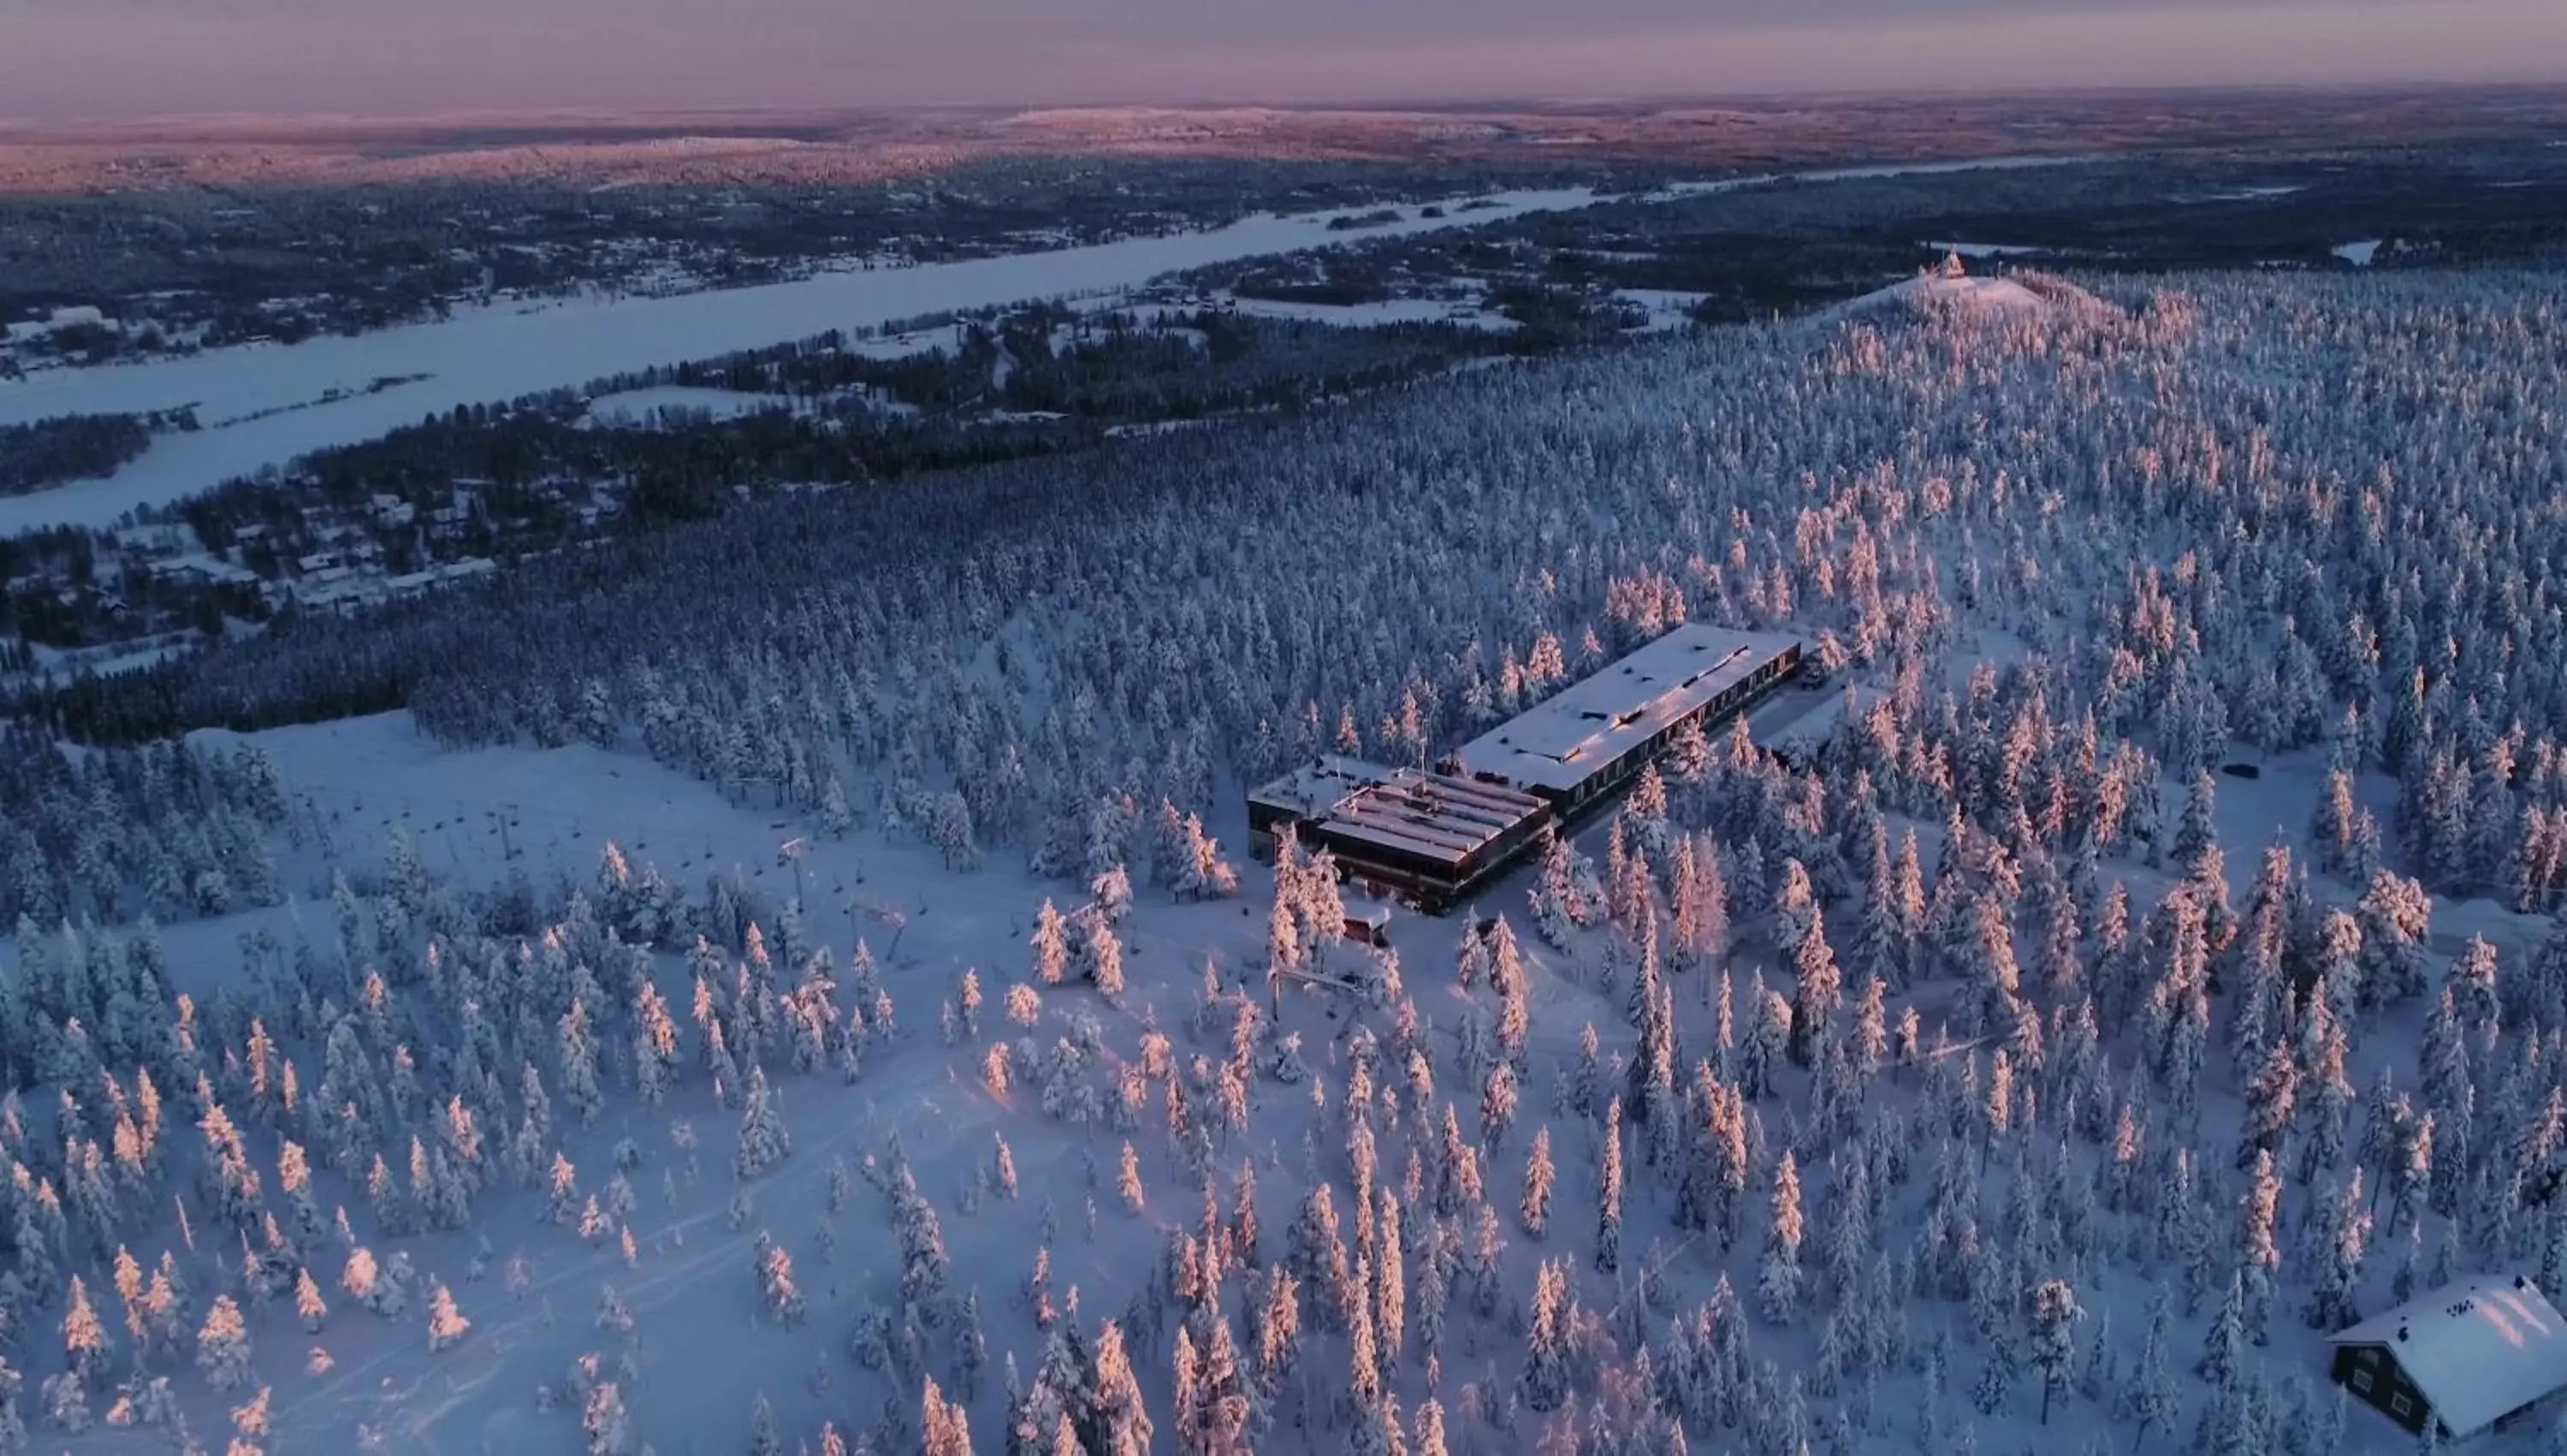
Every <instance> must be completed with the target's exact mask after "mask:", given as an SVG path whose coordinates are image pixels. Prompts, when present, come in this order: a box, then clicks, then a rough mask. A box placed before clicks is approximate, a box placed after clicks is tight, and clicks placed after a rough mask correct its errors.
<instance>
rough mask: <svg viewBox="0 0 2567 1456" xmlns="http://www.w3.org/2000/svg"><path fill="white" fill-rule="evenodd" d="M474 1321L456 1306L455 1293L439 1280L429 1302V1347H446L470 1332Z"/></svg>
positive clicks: (430, 1348)
mask: <svg viewBox="0 0 2567 1456" xmlns="http://www.w3.org/2000/svg"><path fill="white" fill-rule="evenodd" d="M471 1329H472V1321H471V1320H469V1319H466V1318H464V1317H463V1312H462V1311H461V1310H457V1309H455V1308H454V1295H453V1293H452V1292H451V1291H449V1290H447V1289H446V1288H445V1282H444V1281H443V1280H438V1281H437V1282H436V1285H435V1289H434V1292H433V1293H432V1294H430V1295H429V1296H428V1349H429V1350H430V1351H435V1350H442V1349H446V1348H448V1347H450V1346H452V1345H454V1344H456V1343H458V1342H459V1341H461V1340H462V1338H463V1336H464V1335H466V1334H468V1333H470V1332H471Z"/></svg>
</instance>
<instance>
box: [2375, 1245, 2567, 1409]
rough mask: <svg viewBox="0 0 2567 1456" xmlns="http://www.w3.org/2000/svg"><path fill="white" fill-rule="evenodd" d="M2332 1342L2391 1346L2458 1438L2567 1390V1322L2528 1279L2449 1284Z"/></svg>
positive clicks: (2498, 1278)
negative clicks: (2541, 1398)
mask: <svg viewBox="0 0 2567 1456" xmlns="http://www.w3.org/2000/svg"><path fill="white" fill-rule="evenodd" d="M2401 1330H2404V1331H2406V1336H2407V1337H2406V1338H2404V1339H2401V1338H2399V1332H2400V1331H2401ZM2327 1343H2329V1344H2335V1345H2345V1344H2376V1345H2381V1346H2383V1347H2385V1348H2386V1349H2388V1350H2389V1352H2390V1354H2391V1355H2392V1357H2394V1358H2395V1359H2396V1360H2397V1361H2398V1366H2399V1368H2400V1369H2403V1370H2405V1371H2406V1372H2407V1378H2409V1379H2411V1380H2413V1381H2415V1382H2416V1388H2417V1389H2419V1390H2422V1391H2424V1398H2425V1399H2426V1400H2428V1401H2430V1402H2432V1405H2433V1413H2434V1414H2435V1415H2437V1416H2439V1417H2440V1418H2441V1422H2442V1424H2443V1425H2444V1426H2445V1427H2447V1428H2448V1429H2449V1430H2450V1433H2451V1435H2452V1437H2453V1438H2455V1439H2456V1438H2459V1437H2463V1436H2468V1435H2471V1434H2474V1433H2475V1432H2477V1431H2479V1430H2481V1429H2483V1428H2485V1427H2486V1426H2488V1425H2489V1424H2491V1423H2493V1422H2494V1421H2495V1419H2496V1418H2497V1417H2499V1416H2502V1415H2507V1414H2510V1413H2511V1412H2513V1411H2515V1410H2518V1409H2520V1408H2521V1407H2523V1406H2526V1405H2529V1404H2530V1403H2531V1402H2533V1401H2535V1400H2538V1399H2539V1398H2540V1397H2542V1396H2544V1395H2547V1394H2548V1393H2549V1392H2551V1391H2553V1390H2556V1389H2558V1388H2559V1387H2560V1386H2562V1385H2567V1323H2562V1321H2561V1320H2560V1319H2559V1317H2558V1311H2557V1310H2555V1309H2553V1308H2552V1307H2551V1306H2550V1303H2549V1299H2548V1297H2547V1296H2545V1295H2543V1294H2541V1293H2540V1287H2539V1286H2538V1285H2535V1284H2533V1283H2532V1282H2531V1281H2529V1280H2527V1279H2520V1278H2515V1279H2505V1278H2503V1277H2501V1276H2497V1275H2479V1276H2476V1277H2474V1278H2470V1279H2464V1280H2461V1281H2459V1282H2458V1283H2456V1284H2450V1285H2445V1286H2443V1287H2442V1288H2440V1289H2438V1290H2435V1291H2433V1292H2432V1293H2431V1294H2429V1295H2424V1296H2422V1297H2421V1298H2419V1299H2417V1300H2415V1301H2414V1302H2412V1303H2410V1304H2406V1305H2401V1306H2399V1307H2398V1308H2397V1309H2395V1310H2389V1311H2388V1312H2387V1313H2384V1314H2375V1315H2373V1316H2372V1317H2370V1318H2368V1319H2365V1320H2363V1321H2362V1322H2361V1323H2360V1324H2357V1325H2355V1326H2353V1327H2352V1328H2351V1329H2345V1330H2339V1331H2337V1332H2336V1333H2334V1334H2331V1335H2328V1336H2327Z"/></svg>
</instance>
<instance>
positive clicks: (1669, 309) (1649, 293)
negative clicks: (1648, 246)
mask: <svg viewBox="0 0 2567 1456" xmlns="http://www.w3.org/2000/svg"><path fill="white" fill-rule="evenodd" d="M1613 296H1614V297H1615V298H1618V299H1620V300H1622V301H1623V302H1624V303H1635V304H1638V305H1639V306H1640V307H1642V308H1644V309H1647V310H1648V311H1649V321H1648V322H1647V323H1646V324H1643V325H1641V328H1642V329H1643V330H1645V331H1647V332H1649V333H1661V332H1663V331H1665V330H1668V329H1681V328H1683V327H1684V326H1685V325H1686V324H1688V323H1690V322H1692V321H1693V311H1694V310H1695V309H1697V308H1699V307H1701V306H1702V301H1703V298H1704V297H1705V295H1703V294H1699V293H1688V292H1685V291H1684V290H1682V289H1675V288H1621V289H1616V290H1614V294H1613Z"/></svg>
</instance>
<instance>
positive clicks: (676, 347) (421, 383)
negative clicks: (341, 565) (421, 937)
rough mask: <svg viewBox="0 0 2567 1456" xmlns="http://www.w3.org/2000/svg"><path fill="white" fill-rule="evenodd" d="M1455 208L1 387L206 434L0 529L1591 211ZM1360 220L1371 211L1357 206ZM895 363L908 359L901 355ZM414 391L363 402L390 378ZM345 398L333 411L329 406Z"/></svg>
mask: <svg viewBox="0 0 2567 1456" xmlns="http://www.w3.org/2000/svg"><path fill="white" fill-rule="evenodd" d="M2075 160H2078V158H2025V157H1995V158H1989V159H1987V160H1985V161H1976V162H1933V163H1920V164H1916V165H1893V166H1879V167H1847V168H1834V169H1829V170H1825V171H1815V172H1810V173H1805V174H1802V175H1801V177H1800V179H1801V180H1806V181H1829V180H1845V179H1855V178H1863V177H1881V176H1895V175H1904V174H1911V173H1912V174H1936V173H1947V172H1954V171H1962V170H1969V169H1972V168H1976V167H2023V166H2053V165H2066V164H2070V163H2072V162H2073V161H2075ZM1780 179H1781V178H1779V177H1777V176H1757V177H1745V178H1730V179H1725V180H1722V181H1716V182H1707V183H1693V184H1685V185H1680V186H1677V187H1673V188H1669V189H1668V190H1667V191H1665V192H1664V193H1661V194H1660V195H1661V196H1664V197H1670V198H1672V197H1680V196H1699V195H1704V194H1708V193H1717V192H1722V191H1729V190H1734V189H1736V188H1738V187H1743V186H1754V185H1762V184H1765V183H1769V182H1772V181H1776V180H1780ZM1463 200H1466V199H1461V198H1452V199H1446V205H1447V207H1448V211H1447V213H1446V215H1444V216H1442V217H1427V216H1424V215H1423V210H1424V205H1423V204H1421V205H1418V206H1409V207H1403V208H1400V209H1398V210H1399V211H1400V213H1401V217H1400V220H1399V221H1396V222H1392V223H1387V224H1383V225H1381V226H1376V227H1366V228H1363V229H1360V230H1356V231H1352V232H1331V231H1330V230H1329V229H1328V223H1329V222H1330V221H1332V220H1333V219H1335V218H1337V217H1340V216H1345V215H1349V212H1348V211H1347V210H1346V209H1340V210H1337V211H1331V212H1319V213H1309V214H1300V215H1293V216H1274V215H1260V216H1256V217H1250V218H1247V219H1244V220H1243V221H1240V222H1237V223H1234V224H1232V225H1230V226H1228V227H1222V228H1216V229H1211V230H1208V231H1203V232H1193V233H1181V234H1176V235H1173V236H1168V237H1137V238H1127V239H1124V240H1121V241H1117V242H1112V243H1106V244H1101V245H1096V246H1091V247H1076V248H1062V249H1058V250H1055V251H1049V252H1037V253H1023V254H1016V255H1011V256H1006V257H997V258H980V259H971V260H967V261H962V262H955V263H937V264H928V265H925V266H921V267H915V268H894V269H876V270H872V271H835V272H825V273H821V274H817V275H815V276H813V277H810V278H804V279H799V280H796V281H793V282H789V283H779V284H772V285H767V286H762V287H755V288H741V289H733V290H727V291H719V292H706V293H692V294H678V295H673V296H667V297H649V298H640V297H626V298H615V299H603V300H600V299H588V300H571V301H567V302H558V303H553V304H549V305H546V306H528V307H521V308H477V309H464V310H458V311H457V312H456V313H455V315H454V316H453V317H452V318H450V319H447V320H443V321H439V322H435V323H422V324H412V325H405V326H403V327H400V328H395V329H388V330H384V331H382V332H380V333H374V334H367V335H363V336H359V337H355V338H345V337H336V336H333V337H327V338H319V339H313V340H309V341H306V342H304V343H301V344H297V345H293V346H291V347H287V346H280V345H246V346H241V347H237V348H229V349H220V350H214V351H210V352H207V353H204V354H198V355H193V356H189V357H186V358H181V359H167V360H156V361H153V362H151V363H147V364H139V365H131V366H110V367H104V368H96V369H78V370H48V371H43V372H40V373H38V374H35V375H33V376H30V377H28V378H26V379H24V380H15V381H0V425H5V424H16V423H21V422H24V421H29V420H37V419H44V418H47V417H50V416H58V415H79V414H125V413H139V412H145V411H152V410H165V409H175V408H179V407H182V406H193V407H194V408H195V410H196V413H197V415H198V417H199V418H200V419H201V420H202V421H203V422H204V423H205V426H206V428H205V429H203V430H201V431H197V432H193V433H189V434H184V435H164V436H162V437H158V438H157V439H155V440H154V441H153V442H152V446H151V448H150V450H149V451H147V452H146V453H144V454H143V456H142V457H141V458H140V459H137V460H135V461H133V462H132V463H130V464H128V465H126V466H125V467H124V468H122V469H120V470H118V471H117V472H116V473H115V474H114V475H113V476H111V477H108V478H105V479H101V480H94V481H84V482H81V483H79V484H76V485H71V486H66V487H64V488H61V489H57V490H50V491H46V492H43V493H40V494H34V495H22V496H15V497H11V498H8V499H5V500H0V531H21V530H33V529H40V528H44V527H49V526H57V525H74V526H91V527H97V526H105V525H109V524H112V523H114V522H115V521H116V520H118V519H120V518H122V517H123V516H124V515H125V514H126V513H128V512H130V511H132V510H134V509H135V508H136V507H138V506H144V505H162V504H167V503H169V502H171V501H174V500H179V499H183V498H185V497H186V496H188V495H190V494H193V493H195V492H197V491H199V490H203V489H206V488H208V487H210V486H212V485H214V484H217V483H219V482H221V481H223V480H226V479H229V478H232V477H234V476H239V475H246V474H250V473H253V472H255V471H257V470H258V469H260V468H262V467H264V466H269V465H283V464H285V463H287V462H288V461H291V460H292V459H294V458H295V457H297V456H299V455H302V454H305V453H308V452H310V451H312V450H315V449H320V448H323V447H325V446H329V445H336V444H348V443H353V442H355V441H358V440H364V439H371V438H374V437H379V436H382V435H384V434H386V433H388V432H390V431H392V430H395V429H398V428H400V427H402V426H405V425H412V424H417V423H418V422H419V421H420V420H421V419H422V418H424V417H426V416H428V415H429V414H432V413H436V412H441V411H446V410H451V409H452V408H454V407H455V406H457V405H467V404H487V403H491V402H495V401H501V400H510V399H515V398H517V397H519V396H522V395H528V394H533V393H536V392H538V391H542V390H549V389H558V388H577V387H579V386H581V385H585V384H587V383H589V382H591V381H593V380H598V379H604V378H607V377H609V376H612V375H615V374H619V373H624V372H627V371H631V370H636V369H641V368H647V367H649V366H652V365H657V364H673V363H679V362H682V361H686V360H694V359H706V358H711V357H713V356H715V355H719V354H725V353H730V352H733V351H737V350H743V349H753V348H758V347H761V346H764V345H769V344H776V343H781V342H784V341H787V340H791V339H801V338H808V337H810V336H812V335H814V334H818V333H823V332H825V331H827V330H830V329H845V330H849V331H851V332H852V331H854V330H857V329H863V328H869V327H874V326H879V325H881V324H883V323H885V322H887V321H890V320H894V319H902V318H914V317H917V316H920V315H924V314H930V313H938V312H944V311H949V310H968V309H977V308H982V307H987V306H990V305H994V304H1005V303H1012V302H1019V301H1025V300H1031V299H1039V298H1057V297H1064V296H1070V295H1079V294H1092V293H1099V292H1107V293H1115V292H1122V291H1127V290H1130V289H1132V288H1135V287H1137V286H1139V285H1141V284H1143V283H1145V282H1147V281H1149V280H1150V279H1152V278H1155V277H1158V276H1159V275H1161V274H1165V273H1170V272H1176V271H1180V270H1183V269H1187V268H1194V267H1201V266H1204V265H1206V264H1211V263H1217V262H1224V261H1229V260H1232V259H1237V258H1246V257H1256V256H1261V255H1265V254H1270V253H1288V252H1296V251H1300V250H1302V249H1306V248H1318V247H1328V246H1332V245H1337V244H1343V243H1349V242H1357V241H1362V240H1365V239H1371V238H1380V237H1386V236H1396V235H1400V234H1406V233H1416V232H1431V231H1436V230H1440V229H1445V228H1453V227H1468V226H1473V225H1477V224H1480V223H1486V222H1496V221H1501V220H1504V219H1506V218H1509V217H1516V216H1522V215H1524V214H1526V213H1530V212H1541V211H1556V210H1562V209H1567V208H1575V207H1581V206H1585V205H1587V204H1589V203H1591V202H1593V201H1595V200H1596V197H1595V194H1594V193H1592V192H1590V191H1588V190H1587V189H1585V188H1560V189H1550V190H1523V191H1513V192H1501V193H1495V194H1488V195H1487V197H1486V200H1487V201H1489V202H1491V203H1493V204H1494V205H1491V206H1485V207H1473V208H1469V209H1467V210H1465V209H1460V208H1458V207H1457V206H1456V205H1455V204H1458V203H1459V202H1461V201H1463ZM1363 210H1368V209H1363ZM894 347H895V348H897V347H898V346H897V345H895V346H894ZM410 376H418V378H415V379H408V382H406V383H402V384H397V385H393V386H390V387H388V388H384V389H381V390H370V389H369V386H371V385H373V384H374V383H375V382H377V381H380V380H387V379H402V378H407V377H410ZM332 391H339V392H341V393H340V394H339V396H338V397H337V398H328V396H329V395H330V392H332Z"/></svg>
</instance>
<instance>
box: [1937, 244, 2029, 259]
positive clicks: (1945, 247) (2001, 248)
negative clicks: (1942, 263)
mask: <svg viewBox="0 0 2567 1456" xmlns="http://www.w3.org/2000/svg"><path fill="white" fill-rule="evenodd" d="M1924 246H1926V247H1927V248H1929V249H1931V250H1933V251H1935V252H1938V253H1955V254H1958V255H1959V256H1961V257H1964V258H2012V257H2020V256H2023V255H2025V254H2028V253H2046V252H2049V251H2050V249H2048V248H2043V247H2032V246H2028V245H2026V244H2023V243H1992V242H1928V243H1926V244H1925V245H1924Z"/></svg>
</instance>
